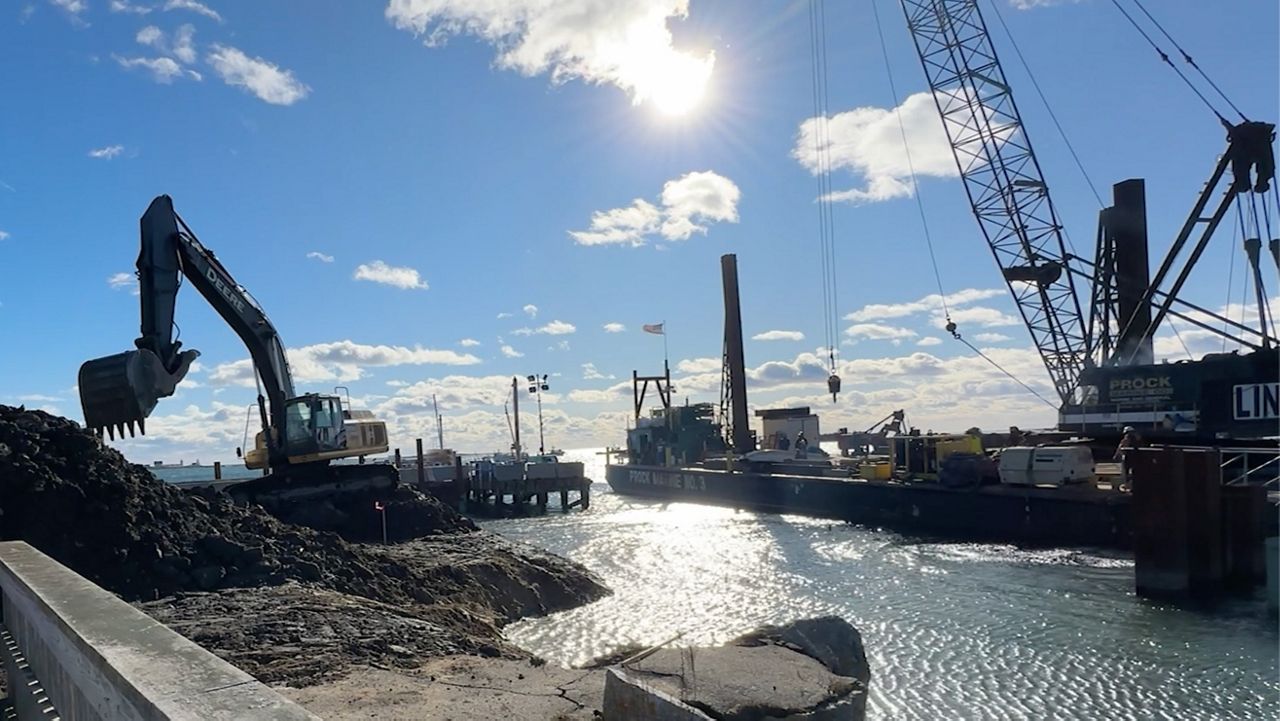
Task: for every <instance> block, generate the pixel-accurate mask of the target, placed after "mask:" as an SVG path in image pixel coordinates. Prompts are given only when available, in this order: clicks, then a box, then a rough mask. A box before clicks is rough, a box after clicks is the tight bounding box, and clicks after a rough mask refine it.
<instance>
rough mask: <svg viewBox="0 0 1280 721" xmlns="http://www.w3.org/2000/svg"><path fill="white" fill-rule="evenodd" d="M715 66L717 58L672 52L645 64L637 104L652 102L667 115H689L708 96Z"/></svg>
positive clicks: (637, 87)
mask: <svg viewBox="0 0 1280 721" xmlns="http://www.w3.org/2000/svg"><path fill="white" fill-rule="evenodd" d="M714 65H715V56H714V55H708V56H707V57H705V58H695V57H693V56H691V55H686V54H684V53H680V52H674V51H670V50H669V49H668V51H667V52H664V53H660V54H659V56H658V57H656V58H652V59H650V60H649V61H648V62H645V63H644V64H643V70H642V71H641V72H640V77H639V78H638V79H637V80H638V81H639V82H637V84H636V102H637V103H639V102H644V101H646V100H648V101H652V102H653V106H654V107H655V108H657V110H658V112H660V113H662V114H663V115H670V116H678V115H687V114H688V113H690V112H691V111H693V110H694V109H695V108H697V107H698V106H699V105H701V104H702V101H703V100H704V98H705V97H706V94H707V84H708V82H709V81H710V79H711V68H712V67H713V66H714Z"/></svg>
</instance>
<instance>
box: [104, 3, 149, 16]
mask: <svg viewBox="0 0 1280 721" xmlns="http://www.w3.org/2000/svg"><path fill="white" fill-rule="evenodd" d="M152 9H153V8H149V7H147V6H145V5H134V4H133V3H131V2H129V1H128V0H111V12H113V13H133V14H134V15H146V14H147V13H149V12H151V10H152Z"/></svg>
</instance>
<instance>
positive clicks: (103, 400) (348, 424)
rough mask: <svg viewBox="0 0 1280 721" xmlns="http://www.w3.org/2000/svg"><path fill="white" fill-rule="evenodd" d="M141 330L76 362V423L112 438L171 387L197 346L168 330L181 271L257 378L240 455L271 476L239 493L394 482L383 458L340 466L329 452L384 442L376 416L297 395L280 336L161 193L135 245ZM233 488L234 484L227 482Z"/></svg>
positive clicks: (378, 448)
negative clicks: (127, 342)
mask: <svg viewBox="0 0 1280 721" xmlns="http://www.w3.org/2000/svg"><path fill="white" fill-rule="evenodd" d="M137 267H138V291H139V296H140V301H141V310H142V325H141V334H140V335H139V337H138V338H137V340H135V341H134V346H135V349H134V350H131V351H127V352H124V353H117V354H115V355H109V356H106V357H103V358H97V359H94V360H91V361H88V362H86V363H85V364H84V365H83V366H81V368H80V402H81V405H82V406H83V408H84V417H85V425H86V426H88V427H89V428H90V429H91V430H94V431H98V432H102V431H105V432H106V433H107V434H108V435H110V436H111V437H112V438H115V435H116V433H120V434H121V436H123V434H124V432H125V431H126V430H128V431H129V433H130V434H131V435H132V434H134V433H135V432H137V431H142V432H145V431H146V425H145V424H146V419H147V417H148V416H150V415H151V412H152V411H153V410H155V407H156V405H157V403H158V402H159V400H160V399H161V398H165V397H168V396H171V395H173V393H174V391H175V389H176V388H177V386H178V384H179V383H180V382H181V381H182V379H183V378H184V377H185V376H186V374H187V372H188V371H189V370H190V368H191V364H192V363H193V362H194V361H195V359H196V358H197V357H199V355H200V353H199V351H195V350H183V349H182V343H181V342H179V341H178V340H177V338H176V337H174V327H175V326H174V310H175V304H176V301H177V297H178V288H179V287H180V280H181V278H183V277H185V278H186V280H187V282H188V283H189V284H190V285H191V286H193V287H195V288H196V290H198V291H199V292H200V294H201V295H202V296H203V297H204V299H205V300H206V301H208V302H209V305H211V306H213V309H214V310H215V311H217V313H218V315H219V316H221V317H222V319H223V320H224V321H226V323H227V325H229V326H230V327H231V329H232V330H233V331H235V333H236V335H237V336H239V337H240V340H241V341H243V342H244V344H245V347H246V348H247V349H248V350H249V356H250V358H251V359H252V361H253V368H254V372H255V374H256V375H257V377H258V380H259V381H260V383H259V387H260V388H261V391H260V393H259V395H258V410H259V415H260V417H261V420H262V428H263V430H262V433H260V434H259V435H258V438H257V439H256V442H255V446H256V447H255V448H254V449H251V450H250V451H249V453H248V455H246V465H248V466H249V467H251V468H255V469H257V468H263V469H270V471H271V475H270V476H268V477H266V478H264V479H259V480H255V481H250V482H247V483H243V484H240V485H239V486H237V487H236V488H237V489H238V491H239V492H240V493H239V494H240V495H245V494H250V493H252V494H254V495H257V494H259V493H261V494H265V495H272V494H274V495H276V496H281V495H282V494H283V495H284V496H289V497H305V496H307V495H316V494H323V493H324V492H325V488H326V487H348V486H350V485H351V482H352V481H353V480H357V481H360V482H361V483H358V484H356V485H363V486H369V485H371V484H372V485H373V486H377V487H387V486H394V485H395V483H396V481H397V479H398V475H397V474H396V472H395V471H394V469H391V468H390V466H385V465H383V464H370V465H368V466H363V465H361V466H355V465H341V466H334V467H333V468H329V464H330V462H331V461H336V460H341V459H346V458H357V457H358V458H361V459H363V458H364V457H365V456H368V455H374V454H379V453H385V452H386V451H387V435H386V424H385V423H382V422H381V421H378V420H376V419H374V418H373V417H372V414H370V413H368V412H364V411H351V410H350V409H344V408H343V406H342V402H341V400H340V399H339V398H338V397H337V396H329V395H320V394H316V393H308V394H303V395H301V396H299V395H297V394H296V393H295V391H294V385H293V376H292V374H291V373H290V371H289V362H288V359H287V357H286V356H285V351H284V344H283V343H282V342H281V340H280V335H279V334H278V333H277V332H276V329H275V326H273V325H272V324H271V321H270V320H269V319H268V318H267V315H266V313H265V312H264V311H263V310H262V307H261V306H259V305H258V303H257V302H256V301H254V300H253V297H252V296H250V295H249V293H248V291H246V290H245V289H244V288H243V287H242V286H241V285H240V284H239V283H237V282H236V281H235V279H234V278H232V277H231V274H230V273H229V272H228V271H227V269H226V268H225V267H224V266H223V265H222V263H221V262H219V261H218V259H217V257H216V256H215V255H214V254H213V252H212V251H210V250H209V249H207V248H205V247H204V246H203V245H201V243H200V241H199V240H198V239H196V236H195V234H194V233H192V232H191V229H190V228H188V227H187V225H186V224H185V223H184V222H182V218H180V217H179V216H178V214H177V213H176V212H174V210H173V201H172V199H170V198H169V196H167V195H161V196H159V197H157V198H156V199H155V200H153V201H152V202H151V205H150V207H148V208H147V212H146V213H144V214H143V216H142V221H141V249H140V251H139V253H138V263H137ZM233 495H237V491H233Z"/></svg>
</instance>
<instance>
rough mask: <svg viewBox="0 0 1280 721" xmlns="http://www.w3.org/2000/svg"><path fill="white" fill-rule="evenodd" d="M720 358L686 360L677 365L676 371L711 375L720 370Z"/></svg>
mask: <svg viewBox="0 0 1280 721" xmlns="http://www.w3.org/2000/svg"><path fill="white" fill-rule="evenodd" d="M720 363H721V361H720V359H719V358H685V359H684V360H682V361H680V362H679V363H677V364H676V370H677V371H679V372H681V373H711V372H712V371H716V372H718V371H719V370H720Z"/></svg>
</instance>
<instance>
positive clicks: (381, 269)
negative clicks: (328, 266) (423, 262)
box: [352, 260, 428, 290]
mask: <svg viewBox="0 0 1280 721" xmlns="http://www.w3.org/2000/svg"><path fill="white" fill-rule="evenodd" d="M352 277H353V278H355V279H356V280H367V281H369V282H371V283H381V284H383V285H390V286H393V287H396V288H403V289H405V290H410V289H420V290H426V289H427V287H428V286H427V281H425V280H423V279H422V277H421V276H419V275H418V271H417V270H415V269H413V268H405V267H397V266H394V265H387V264H386V263H385V262H383V261H381V260H375V261H373V262H372V263H361V264H360V265H358V266H356V272H355V273H354V274H353V275H352Z"/></svg>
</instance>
